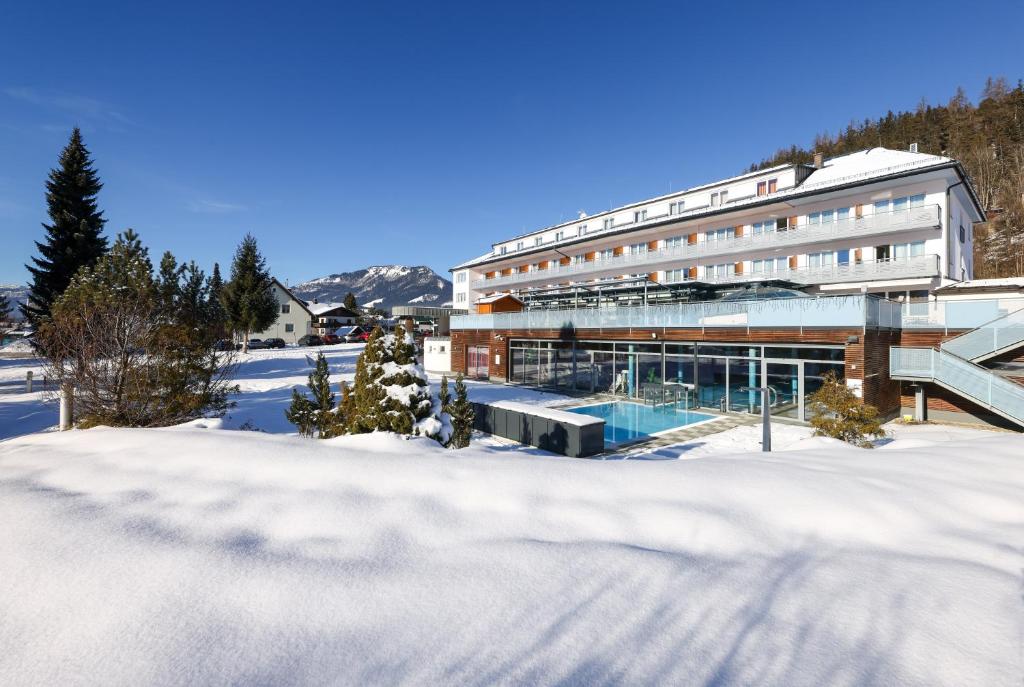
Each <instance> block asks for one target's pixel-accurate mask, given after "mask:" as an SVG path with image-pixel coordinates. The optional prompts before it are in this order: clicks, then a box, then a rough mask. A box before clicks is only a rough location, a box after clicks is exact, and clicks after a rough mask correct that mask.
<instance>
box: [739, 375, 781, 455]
mask: <svg viewBox="0 0 1024 687" xmlns="http://www.w3.org/2000/svg"><path fill="white" fill-rule="evenodd" d="M740 391H760V392H761V450H762V451H764V452H766V453H771V450H772V414H771V405H772V404H771V395H772V394H773V393H775V389H773V388H772V387H770V386H743V387H740Z"/></svg>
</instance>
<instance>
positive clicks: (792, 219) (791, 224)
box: [789, 217, 796, 229]
mask: <svg viewBox="0 0 1024 687" xmlns="http://www.w3.org/2000/svg"><path fill="white" fill-rule="evenodd" d="M789 228H790V229H796V217H790V218H789Z"/></svg>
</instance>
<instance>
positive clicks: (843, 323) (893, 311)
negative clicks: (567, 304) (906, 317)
mask: <svg viewBox="0 0 1024 687" xmlns="http://www.w3.org/2000/svg"><path fill="white" fill-rule="evenodd" d="M900 314H901V311H900V304H899V303H897V302H895V301H890V300H886V299H884V298H878V297H876V296H869V295H863V294H856V295H850V296H819V297H815V298H785V299H775V300H762V301H734V302H723V301H707V302H700V303H676V304H673V305H652V306H630V307H605V308H581V309H578V310H526V311H523V312H516V313H495V314H488V315H459V316H456V317H452V321H451V328H452V329H453V330H466V329H474V330H479V329H500V330H529V329H542V330H548V331H550V330H561V329H563V328H566V327H572V328H575V329H628V328H639V329H661V328H666V327H673V328H693V329H709V328H716V327H726V328H731V329H735V328H737V327H746V328H748V329H749V328H753V327H761V328H768V329H778V328H780V327H789V328H799V329H803V328H804V327H881V328H891V329H898V328H899V327H900Z"/></svg>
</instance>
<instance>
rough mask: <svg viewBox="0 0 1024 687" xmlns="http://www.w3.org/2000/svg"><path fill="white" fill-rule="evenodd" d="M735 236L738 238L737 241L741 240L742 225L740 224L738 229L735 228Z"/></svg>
mask: <svg viewBox="0 0 1024 687" xmlns="http://www.w3.org/2000/svg"><path fill="white" fill-rule="evenodd" d="M735 235H736V238H738V239H741V238H743V225H742V224H741V225H739V226H738V227H736V229H735Z"/></svg>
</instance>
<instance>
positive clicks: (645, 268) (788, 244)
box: [472, 205, 942, 291]
mask: <svg viewBox="0 0 1024 687" xmlns="http://www.w3.org/2000/svg"><path fill="white" fill-rule="evenodd" d="M941 217H942V213H941V208H940V207H939V206H938V205H923V206H921V207H916V208H910V209H907V210H899V211H893V212H885V213H880V214H877V215H868V216H866V217H850V218H847V219H842V220H835V221H832V222H828V223H825V224H801V225H799V226H797V227H796V228H795V229H789V230H787V231H775V232H771V233H767V234H752V233H749V229H748V233H747V234H745V235H744V236H741V237H735V238H729V239H724V240H721V241H698V242H697V243H693V244H684V245H680V246H673V247H666V248H662V249H660V250H649V251H646V252H644V253H636V254H624V255H617V256H614V257H611V258H606V259H603V260H602V259H595V260H591V261H589V262H583V263H576V264H571V265H553V266H552V267H550V268H548V269H546V270H537V271H530V272H522V273H517V274H511V275H506V276H499V277H496V278H494V279H477V280H475V281H474V282H473V283H472V287H473V289H475V290H477V291H483V290H497V289H501V288H509V287H511V288H526V287H530V286H540V285H545V284H558V283H561V282H566V281H570V280H576V281H580V280H581V279H594V278H598V277H602V276H616V275H619V274H634V273H638V272H654V271H658V270H662V269H672V268H677V267H681V266H683V265H681V263H683V262H685V261H687V260H700V261H702V262H709V261H712V260H713V259H714V258H724V257H728V256H741V257H742V258H749V257H751V256H754V255H764V256H766V257H767V256H770V255H772V254H774V253H776V252H778V251H781V250H782V249H784V248H796V247H806V246H811V245H818V244H825V243H827V242H830V241H846V240H849V239H854V238H862V237H873V236H882V235H885V234H892V233H898V232H905V231H912V230H920V229H936V230H937V229H939V228H940V227H941V226H942V220H941ZM723 223H724V222H723ZM691 233H692V231H691ZM639 238H640V237H631V239H629V240H633V241H637V240H639ZM623 240H624V241H625V240H627V239H625V238H623ZM506 257H507V258H510V259H511V258H513V257H514V254H511V255H508V256H506ZM863 264H867V263H863ZM913 276H918V275H913ZM928 276H931V275H928ZM749 279H750V278H749V277H747V278H746V279H741V280H739V281H749ZM848 281H855V280H853V279H850V280H848ZM807 283H827V282H807Z"/></svg>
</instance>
